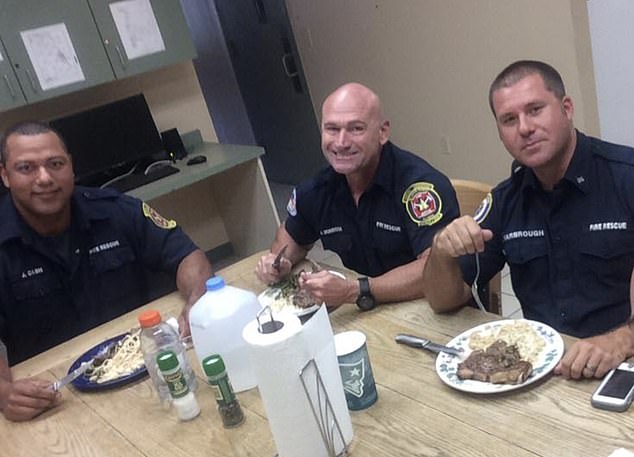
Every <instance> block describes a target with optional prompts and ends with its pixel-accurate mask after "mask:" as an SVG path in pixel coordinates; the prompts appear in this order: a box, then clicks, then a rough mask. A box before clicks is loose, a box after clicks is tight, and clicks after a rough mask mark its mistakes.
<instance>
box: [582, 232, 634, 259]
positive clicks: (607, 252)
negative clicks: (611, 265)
mask: <svg viewBox="0 0 634 457" xmlns="http://www.w3.org/2000/svg"><path fill="white" fill-rule="evenodd" d="M579 252H581V254H584V255H587V256H589V257H595V258H598V259H605V260H609V259H615V258H617V257H621V256H627V255H628V254H629V255H630V256H631V255H632V254H633V253H634V233H633V232H631V231H629V230H628V231H603V232H598V233H597V232H595V233H585V234H583V235H582V236H581V237H580V244H579Z"/></svg>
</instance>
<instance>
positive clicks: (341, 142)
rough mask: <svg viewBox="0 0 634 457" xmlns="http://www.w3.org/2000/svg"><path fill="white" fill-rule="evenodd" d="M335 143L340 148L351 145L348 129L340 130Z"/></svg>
mask: <svg viewBox="0 0 634 457" xmlns="http://www.w3.org/2000/svg"><path fill="white" fill-rule="evenodd" d="M335 144H336V146H337V147H339V148H347V147H349V146H350V137H349V135H348V131H347V130H346V129H341V130H339V133H338V134H337V139H336V141H335Z"/></svg>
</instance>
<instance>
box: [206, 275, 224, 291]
mask: <svg viewBox="0 0 634 457" xmlns="http://www.w3.org/2000/svg"><path fill="white" fill-rule="evenodd" d="M224 286H225V280H224V279H222V277H220V276H213V277H211V278H209V279H208V280H207V282H205V287H206V288H207V290H218V289H222V288H223V287H224Z"/></svg>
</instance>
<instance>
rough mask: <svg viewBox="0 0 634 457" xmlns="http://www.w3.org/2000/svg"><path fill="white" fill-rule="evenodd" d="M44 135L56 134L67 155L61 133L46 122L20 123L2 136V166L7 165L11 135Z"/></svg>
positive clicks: (0, 157) (0, 153) (0, 150)
mask: <svg viewBox="0 0 634 457" xmlns="http://www.w3.org/2000/svg"><path fill="white" fill-rule="evenodd" d="M43 133H54V134H55V135H56V136H57V138H59V142H60V143H61V144H62V148H64V151H66V153H67V154H69V155H70V153H69V152H68V148H67V147H66V143H64V139H63V138H62V136H61V135H60V133H59V132H58V131H57V130H55V129H54V128H53V127H51V126H50V125H48V124H47V123H46V122H42V121H31V120H29V121H20V122H18V123H17V124H13V125H12V126H10V127H9V128H8V129H6V130H5V131H4V133H3V134H2V136H0V163H2V165H6V164H7V143H8V141H9V137H10V136H11V135H26V136H31V135H41V134H43Z"/></svg>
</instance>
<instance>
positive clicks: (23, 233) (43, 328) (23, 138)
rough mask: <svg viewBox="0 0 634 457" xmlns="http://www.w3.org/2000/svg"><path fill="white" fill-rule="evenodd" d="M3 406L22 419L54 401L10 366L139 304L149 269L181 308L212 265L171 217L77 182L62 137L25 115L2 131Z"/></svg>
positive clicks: (183, 320)
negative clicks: (170, 284) (173, 289)
mask: <svg viewBox="0 0 634 457" xmlns="http://www.w3.org/2000/svg"><path fill="white" fill-rule="evenodd" d="M0 174H1V176H2V181H3V183H4V185H5V186H6V187H7V188H8V189H9V192H10V194H9V196H8V198H5V199H3V200H2V201H1V202H0V220H2V224H0V340H2V342H3V343H4V344H5V345H6V347H7V355H8V361H7V360H2V359H0V410H2V412H3V414H4V415H5V417H7V418H8V419H11V420H27V419H30V418H32V417H33V416H35V415H37V414H39V413H41V412H42V411H44V410H45V409H47V408H50V407H51V406H53V405H55V404H56V403H57V402H58V401H59V397H58V395H57V394H56V393H55V392H53V391H52V390H51V389H50V382H48V381H45V380H42V379H35V378H29V379H20V380H14V379H13V378H12V376H11V371H10V369H9V366H11V365H14V364H16V363H18V362H20V361H22V360H24V359H26V358H29V357H31V356H33V355H35V354H37V353H39V352H41V351H44V350H46V349H48V348H50V347H52V346H55V345H57V344H59V343H61V342H63V341H66V340H68V339H70V338H72V337H74V336H76V335H78V334H80V333H83V332H85V331H87V330H89V329H91V328H93V327H95V326H97V325H100V324H102V323H104V322H107V321H109V320H111V319H113V318H114V317H116V316H119V315H121V314H123V313H125V312H128V311H130V310H132V309H135V308H137V307H138V306H141V305H143V304H145V303H146V302H147V301H148V300H149V299H150V298H152V296H151V293H152V292H151V291H150V290H149V287H148V274H150V273H151V272H153V271H163V272H166V273H169V274H171V275H172V276H173V277H175V278H176V286H177V287H178V289H179V291H180V292H181V294H182V295H183V296H184V297H185V299H186V305H185V306H184V308H183V310H182V313H181V315H180V317H179V321H180V322H179V323H180V325H181V331H183V332H185V333H186V332H187V331H188V329H189V326H188V324H187V316H188V313H189V309H190V308H191V306H192V305H193V303H194V302H195V301H196V300H197V299H198V298H199V297H200V296H201V295H202V294H203V293H204V290H205V280H206V279H208V278H209V277H210V276H211V274H212V271H211V266H210V265H209V262H208V261H207V258H206V256H205V254H204V253H203V252H202V251H201V250H200V249H198V248H197V247H196V246H195V245H194V243H193V242H192V241H191V240H190V239H189V238H188V237H187V235H185V234H184V233H183V231H182V230H181V229H180V228H179V227H178V226H177V225H176V222H174V221H173V220H168V219H165V218H163V217H162V216H160V215H159V214H158V213H157V212H156V211H154V210H153V209H152V208H151V207H150V206H149V205H147V204H146V203H144V202H141V201H140V200H137V199H134V198H131V197H128V196H126V195H121V194H119V193H118V192H116V191H113V190H109V189H104V190H101V189H92V188H86V187H79V186H77V187H75V185H74V182H73V179H74V176H73V166H72V160H71V156H70V154H69V153H68V152H67V150H66V146H65V145H64V142H63V140H62V138H61V137H60V136H59V135H58V134H57V133H56V132H55V131H54V130H53V129H51V128H50V127H49V126H47V125H46V124H43V123H40V122H23V123H20V124H17V125H15V126H14V127H12V128H10V129H8V130H7V131H6V132H5V134H4V136H3V137H2V139H0Z"/></svg>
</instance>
